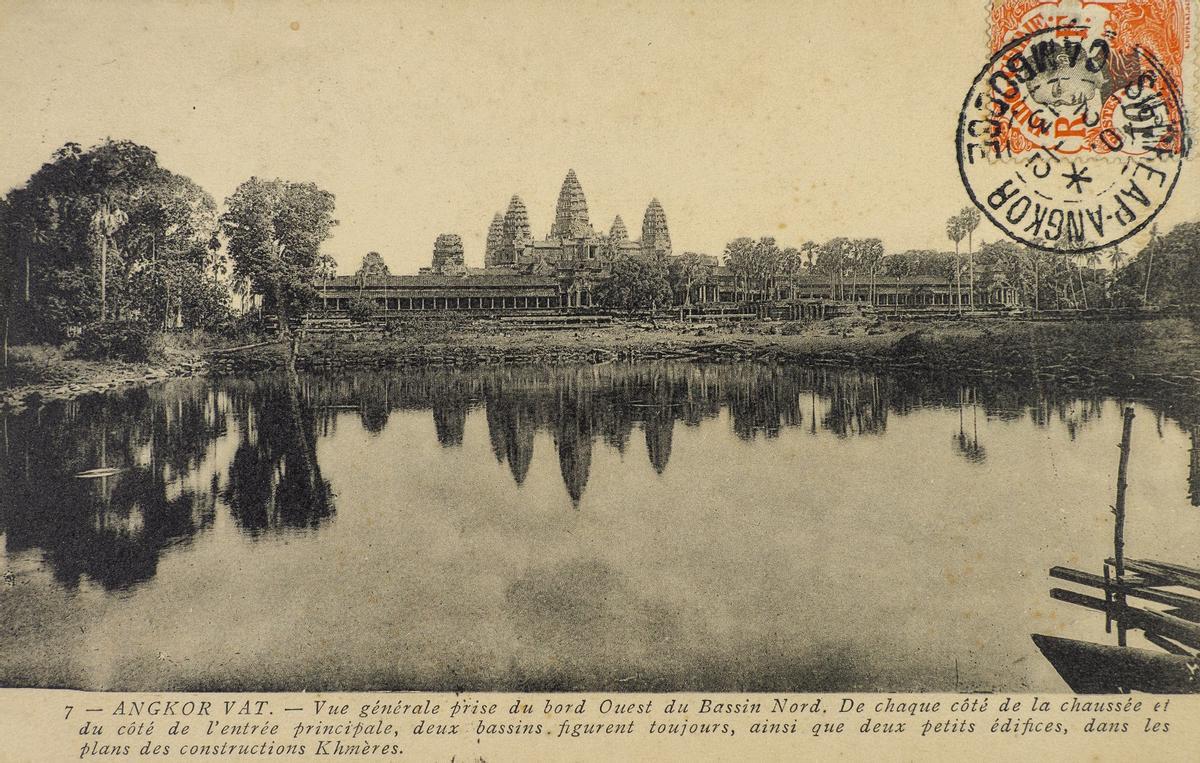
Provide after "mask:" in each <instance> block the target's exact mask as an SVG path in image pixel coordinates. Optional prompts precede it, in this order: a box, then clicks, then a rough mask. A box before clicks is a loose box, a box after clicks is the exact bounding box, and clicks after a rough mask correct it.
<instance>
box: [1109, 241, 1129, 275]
mask: <svg viewBox="0 0 1200 763" xmlns="http://www.w3.org/2000/svg"><path fill="white" fill-rule="evenodd" d="M1108 264H1110V265H1112V269H1113V273H1114V274H1115V273H1116V271H1118V270H1120V269H1121V266H1122V265H1124V264H1125V252H1122V251H1121V247H1120V246H1113V248H1112V249H1110V250H1109V252H1108Z"/></svg>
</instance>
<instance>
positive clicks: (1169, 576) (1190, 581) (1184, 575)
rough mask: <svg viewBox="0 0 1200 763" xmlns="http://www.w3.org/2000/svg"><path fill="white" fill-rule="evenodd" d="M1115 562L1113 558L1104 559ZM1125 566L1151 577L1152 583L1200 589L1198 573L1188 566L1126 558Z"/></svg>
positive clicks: (1111, 562) (1110, 562)
mask: <svg viewBox="0 0 1200 763" xmlns="http://www.w3.org/2000/svg"><path fill="white" fill-rule="evenodd" d="M1105 561H1106V562H1107V563H1109V564H1115V560H1112V559H1107V560H1105ZM1125 568H1126V569H1127V570H1129V571H1131V572H1136V573H1138V574H1139V575H1142V576H1144V577H1147V578H1152V579H1153V580H1154V581H1155V582H1154V585H1178V586H1183V587H1185V588H1195V589H1200V574H1197V573H1196V571H1195V570H1192V569H1190V568H1188V567H1183V566H1181V565H1177V564H1166V563H1165V562H1152V561H1147V560H1144V559H1126V560H1125Z"/></svg>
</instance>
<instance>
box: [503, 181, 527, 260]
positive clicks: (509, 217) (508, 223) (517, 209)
mask: <svg viewBox="0 0 1200 763" xmlns="http://www.w3.org/2000/svg"><path fill="white" fill-rule="evenodd" d="M530 238H531V236H530V234H529V213H528V212H526V211H525V202H523V201H521V197H520V196H518V195H517V194H515V193H514V194H513V197H512V199H510V200H509V202H508V211H507V212H505V213H504V227H503V231H502V237H501V246H500V257H499V259H498V260H497V262H496V264H497V265H515V264H516V262H517V257H518V256H519V255H520V254H521V253H522V252H524V251H525V245H526V244H527V243H529V240H530Z"/></svg>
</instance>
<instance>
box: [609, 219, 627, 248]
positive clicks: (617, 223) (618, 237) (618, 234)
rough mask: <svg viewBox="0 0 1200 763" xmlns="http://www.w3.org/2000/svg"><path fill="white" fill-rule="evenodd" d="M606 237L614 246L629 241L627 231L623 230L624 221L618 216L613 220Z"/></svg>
mask: <svg viewBox="0 0 1200 763" xmlns="http://www.w3.org/2000/svg"><path fill="white" fill-rule="evenodd" d="M608 237H609V238H610V239H612V242H613V243H614V244H619V243H621V242H622V241H628V240H629V231H627V230H625V221H624V220H622V219H621V216H620V215H617V216H616V217H614V218H613V223H612V227H611V228H609V229H608Z"/></svg>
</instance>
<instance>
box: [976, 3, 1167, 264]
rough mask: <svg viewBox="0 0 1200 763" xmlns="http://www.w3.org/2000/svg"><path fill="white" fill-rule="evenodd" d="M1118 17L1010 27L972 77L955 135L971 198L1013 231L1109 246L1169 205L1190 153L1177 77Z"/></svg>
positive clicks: (1078, 249) (1081, 248) (1043, 241)
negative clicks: (1116, 22)
mask: <svg viewBox="0 0 1200 763" xmlns="http://www.w3.org/2000/svg"><path fill="white" fill-rule="evenodd" d="M1114 42H1115V34H1114V31H1113V30H1112V28H1111V27H1108V26H1105V27H1102V28H1100V29H1099V30H1098V31H1096V32H1093V29H1092V28H1091V27H1088V26H1082V25H1077V24H1074V23H1070V24H1067V25H1061V26H1054V27H1047V28H1043V29H1039V30H1037V31H1034V32H1032V33H1030V34H1022V35H1019V36H1015V37H1014V38H1013V39H1012V40H1011V41H1009V42H1007V43H1006V44H1004V45H1003V46H1002V47H1001V48H1000V49H999V50H998V51H997V52H996V53H995V55H993V56H992V58H991V59H990V60H989V61H988V63H987V65H985V66H984V67H983V69H982V70H981V71H980V73H979V75H978V76H977V77H976V78H975V81H974V83H972V85H971V89H970V90H969V91H968V93H967V97H966V99H965V100H964V101H963V108H962V111H961V113H960V114H959V120H958V129H957V133H956V141H955V143H956V151H957V155H958V168H959V174H960V175H961V177H962V181H963V185H964V186H965V187H966V189H967V193H968V195H969V196H970V197H971V200H972V201H973V202H974V203H975V205H976V206H977V207H979V209H980V211H981V212H983V214H984V215H985V216H986V217H987V218H988V219H989V220H991V221H992V223H994V224H995V225H996V226H997V227H998V228H1000V229H1001V230H1003V231H1004V232H1005V233H1006V234H1007V235H1008V236H1009V237H1011V238H1013V239H1015V240H1016V241H1019V242H1021V243H1024V244H1027V245H1029V246H1033V247H1037V248H1040V249H1050V250H1057V251H1070V252H1074V253H1078V254H1082V253H1085V252H1090V251H1094V250H1097V249H1102V248H1105V247H1108V246H1113V245H1115V244H1117V243H1119V242H1121V241H1123V240H1125V239H1126V238H1129V237H1130V236H1132V235H1134V234H1135V233H1137V232H1138V231H1139V230H1141V229H1142V228H1144V227H1146V226H1147V225H1148V224H1149V223H1150V221H1151V220H1153V219H1154V217H1155V216H1156V215H1157V214H1158V212H1159V211H1160V210H1161V209H1162V208H1163V206H1164V205H1166V203H1167V201H1168V200H1169V199H1170V197H1171V193H1172V191H1173V190H1174V188H1175V184H1176V183H1177V182H1178V180H1179V174H1180V171H1181V170H1182V167H1183V159H1184V158H1185V156H1186V154H1187V148H1188V137H1187V121H1186V116H1185V114H1184V110H1183V99H1182V97H1181V94H1180V91H1179V86H1178V84H1177V82H1176V81H1175V78H1173V77H1172V76H1171V74H1170V72H1169V71H1168V69H1167V68H1166V67H1164V66H1163V65H1162V63H1161V62H1160V60H1159V59H1158V57H1156V56H1155V54H1154V51H1152V50H1149V49H1146V48H1145V47H1144V46H1141V45H1130V46H1126V47H1124V48H1122V47H1120V46H1117V45H1115V44H1114Z"/></svg>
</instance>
